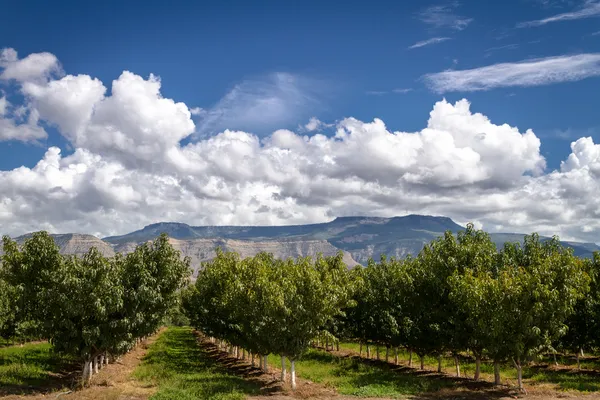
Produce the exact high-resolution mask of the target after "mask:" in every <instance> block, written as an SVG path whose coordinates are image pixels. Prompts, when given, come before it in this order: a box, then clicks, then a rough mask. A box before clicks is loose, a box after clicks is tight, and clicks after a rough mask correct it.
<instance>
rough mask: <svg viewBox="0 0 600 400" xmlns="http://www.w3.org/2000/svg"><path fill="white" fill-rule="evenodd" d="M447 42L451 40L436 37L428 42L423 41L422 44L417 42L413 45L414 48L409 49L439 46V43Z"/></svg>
mask: <svg viewBox="0 0 600 400" xmlns="http://www.w3.org/2000/svg"><path fill="white" fill-rule="evenodd" d="M446 40H450V38H449V37H434V38H431V39H427V40H423V41H420V42H417V43H415V44H413V45H412V46H409V47H408V48H409V49H416V48H419V47H424V46H429V45H432V44H437V43H441V42H445V41H446Z"/></svg>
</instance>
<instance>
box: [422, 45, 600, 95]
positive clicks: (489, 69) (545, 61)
mask: <svg viewBox="0 0 600 400" xmlns="http://www.w3.org/2000/svg"><path fill="white" fill-rule="evenodd" d="M598 75H600V53H586V54H576V55H568V56H558V57H547V58H538V59H533V60H526V61H521V62H516V63H500V64H493V65H488V66H486V67H481V68H474V69H467V70H450V71H443V72H437V73H432V74H427V75H425V76H424V79H425V81H426V83H427V84H428V85H429V87H430V88H431V89H433V90H434V91H435V92H438V93H444V92H453V91H463V92H473V91H479V90H490V89H494V88H498V87H509V86H540V85H549V84H553V83H561V82H571V81H579V80H582V79H586V78H590V77H594V76H598Z"/></svg>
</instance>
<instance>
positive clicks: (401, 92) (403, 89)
mask: <svg viewBox="0 0 600 400" xmlns="http://www.w3.org/2000/svg"><path fill="white" fill-rule="evenodd" d="M412 91H413V89H411V88H396V89H393V90H392V92H394V93H399V94H405V93H409V92H412Z"/></svg>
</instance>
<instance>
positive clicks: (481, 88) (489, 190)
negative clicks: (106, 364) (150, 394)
mask: <svg viewBox="0 0 600 400" xmlns="http://www.w3.org/2000/svg"><path fill="white" fill-rule="evenodd" d="M0 10H1V13H0V15H1V17H0V21H1V23H0V227H1V231H2V233H5V234H10V235H19V234H23V233H26V232H30V231H35V230H40V229H45V230H48V231H51V232H54V233H67V232H79V233H90V234H94V235H97V236H100V237H102V236H107V235H115V234H123V233H127V232H129V231H132V230H136V229H139V228H141V227H143V226H145V225H148V224H150V223H155V222H159V221H174V222H185V223H188V224H191V225H287V224H303V223H316V222H326V221H330V220H332V219H333V218H335V217H337V216H349V215H369V216H383V217H392V216H397V215H406V214H413V213H414V214H429V215H443V216H448V217H451V218H453V219H454V220H455V221H457V222H458V223H462V224H465V223H466V222H474V223H475V225H476V226H477V227H479V228H483V229H485V230H487V231H490V232H521V233H530V232H534V231H535V232H539V233H540V234H544V235H553V234H558V235H559V236H560V237H561V238H562V239H566V240H578V241H586V242H597V243H598V242H600V235H599V233H600V220H599V219H598V216H600V196H598V195H597V193H599V190H598V189H600V117H599V115H600V113H598V105H599V104H600V101H599V100H600V0H507V1H502V2H499V1H498V2H495V1H494V2H492V1H485V2H482V1H475V0H462V1H454V0H439V1H429V0H427V1H426V0H421V1H413V2H391V1H378V0H371V1H368V2H365V1H352V0H350V1H347V2H344V4H343V5H342V4H341V3H337V2H323V1H309V0H305V1H285V2H282V1H269V0H265V1H261V2H246V1H235V0H225V1H218V2H217V1H214V2H212V1H211V2H209V1H203V2H191V1H177V0H173V1H170V2H163V1H152V0H148V1H144V2H141V1H139V2H138V1H128V2H117V1H113V0H107V1H104V2H96V3H88V2H80V1H70V0H67V1H61V2H47V1H42V0H38V1H33V0H21V1H19V2H15V1H10V0H4V1H0ZM597 143H599V144H597Z"/></svg>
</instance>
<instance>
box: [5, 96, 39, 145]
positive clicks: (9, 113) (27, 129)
mask: <svg viewBox="0 0 600 400" xmlns="http://www.w3.org/2000/svg"><path fill="white" fill-rule="evenodd" d="M38 119H39V116H38V113H37V111H35V110H34V111H29V110H27V109H25V110H23V109H17V110H14V109H13V107H12V104H11V103H10V102H9V101H8V99H7V98H6V97H4V96H3V97H0V142H3V141H8V140H17V141H21V142H36V141H38V140H41V139H45V138H46V137H47V134H46V131H45V130H44V128H42V127H41V126H39V125H38Z"/></svg>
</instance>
